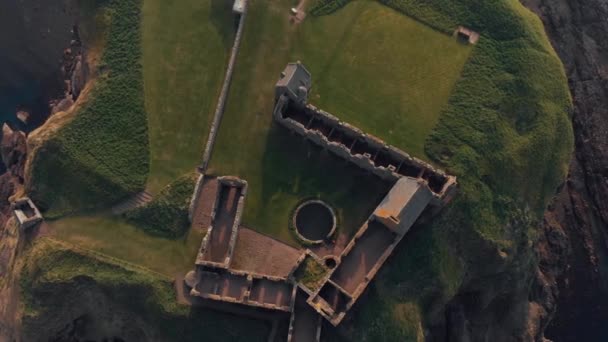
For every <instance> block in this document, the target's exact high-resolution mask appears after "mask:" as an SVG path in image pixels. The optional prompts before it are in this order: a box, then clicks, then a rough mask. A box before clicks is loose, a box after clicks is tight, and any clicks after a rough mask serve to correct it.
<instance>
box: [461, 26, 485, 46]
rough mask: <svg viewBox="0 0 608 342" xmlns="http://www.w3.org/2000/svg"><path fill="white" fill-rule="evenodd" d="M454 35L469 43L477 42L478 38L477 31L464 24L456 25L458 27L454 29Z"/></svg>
mask: <svg viewBox="0 0 608 342" xmlns="http://www.w3.org/2000/svg"><path fill="white" fill-rule="evenodd" d="M456 36H457V37H458V39H462V40H463V41H465V42H467V43H469V44H471V45H474V44H477V41H478V40H479V33H477V32H475V31H473V30H471V29H470V28H467V27H464V26H458V29H456Z"/></svg>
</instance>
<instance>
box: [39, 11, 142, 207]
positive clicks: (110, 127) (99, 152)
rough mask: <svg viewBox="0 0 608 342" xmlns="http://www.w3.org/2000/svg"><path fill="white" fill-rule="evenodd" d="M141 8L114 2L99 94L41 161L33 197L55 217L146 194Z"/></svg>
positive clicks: (50, 145)
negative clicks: (133, 193) (133, 194)
mask: <svg viewBox="0 0 608 342" xmlns="http://www.w3.org/2000/svg"><path fill="white" fill-rule="evenodd" d="M139 6H140V2H139V1H138V0H127V1H118V0H110V1H108V4H107V8H106V10H105V12H104V13H105V18H106V21H107V22H109V23H111V24H110V25H109V29H108V32H107V40H106V43H105V44H106V46H105V51H104V53H103V56H102V58H101V63H100V65H99V72H100V73H101V74H100V75H99V76H98V78H97V80H96V85H95V88H94V90H93V93H92V94H91V95H90V97H89V99H88V100H87V102H86V103H85V104H84V106H83V107H82V108H81V110H80V111H79V113H78V114H77V115H76V117H75V118H74V119H73V120H72V121H71V122H69V123H68V124H66V125H65V126H64V127H62V128H61V129H60V130H59V131H58V132H57V134H54V135H53V136H52V137H51V138H50V139H49V140H47V141H46V142H45V143H44V144H43V145H42V146H41V147H40V149H39V150H38V152H37V153H36V155H35V156H34V157H33V162H32V165H31V174H30V175H29V176H28V181H27V190H28V193H29V194H30V195H31V196H32V197H33V198H34V199H35V200H36V202H37V203H39V204H40V205H41V207H43V208H45V209H49V211H48V212H47V214H46V215H47V216H57V215H61V214H65V213H67V212H73V211H79V210H85V209H91V208H96V207H100V206H105V205H108V204H111V203H113V202H116V201H117V200H120V199H121V198H124V197H125V196H127V195H128V194H130V193H132V192H135V191H138V190H139V189H142V188H143V187H144V184H145V181H146V177H147V173H148V137H147V130H146V127H147V124H146V113H145V111H144V102H143V91H142V90H143V87H142V82H141V66H140V45H139V30H138V26H137V23H138V21H139V16H140V9H139Z"/></svg>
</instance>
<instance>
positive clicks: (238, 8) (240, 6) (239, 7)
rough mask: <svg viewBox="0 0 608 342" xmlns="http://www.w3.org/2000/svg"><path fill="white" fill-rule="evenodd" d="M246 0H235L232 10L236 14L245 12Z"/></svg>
mask: <svg viewBox="0 0 608 342" xmlns="http://www.w3.org/2000/svg"><path fill="white" fill-rule="evenodd" d="M245 1H247V0H234V4H233V5H232V12H234V13H236V14H243V13H245Z"/></svg>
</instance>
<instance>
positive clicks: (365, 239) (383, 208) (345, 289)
mask: <svg viewBox="0 0 608 342" xmlns="http://www.w3.org/2000/svg"><path fill="white" fill-rule="evenodd" d="M311 86H312V76H311V74H310V72H309V71H308V70H307V69H306V67H305V66H304V65H303V64H302V63H300V62H297V63H289V64H287V66H286V67H285V69H284V70H283V72H282V73H281V76H280V79H279V80H278V81H277V83H276V85H275V107H274V110H273V117H274V120H275V121H276V122H277V123H279V124H280V125H282V126H283V127H285V128H287V129H288V130H289V131H291V132H293V133H294V134H295V135H298V136H301V137H302V138H303V139H306V140H308V141H310V142H312V143H313V144H316V145H318V146H320V147H322V148H324V149H326V150H328V151H330V152H331V153H332V154H334V155H335V156H336V157H338V158H341V159H344V160H346V161H348V162H349V163H350V164H351V165H352V166H353V167H357V168H360V169H362V170H364V171H366V172H368V173H369V174H370V175H372V176H375V177H380V178H381V179H383V180H384V181H387V182H390V183H391V184H392V187H391V188H390V190H389V191H388V193H387V194H386V196H385V197H384V198H383V199H382V201H381V202H380V203H379V204H378V206H377V207H376V208H375V210H374V211H373V212H372V214H371V215H370V216H369V217H368V218H367V219H366V220H365V221H364V222H362V224H361V227H360V228H359V230H358V231H357V233H356V234H355V236H354V238H353V239H352V240H351V241H350V242H349V243H348V245H346V247H345V248H344V249H343V250H341V251H339V250H338V251H334V252H333V253H332V254H331V255H326V256H325V257H324V258H323V259H321V258H319V257H318V256H317V255H316V254H315V253H313V252H312V251H311V250H309V249H305V250H300V251H299V253H301V254H300V256H299V258H298V259H297V260H295V259H293V260H294V261H293V266H291V263H288V264H287V265H285V266H286V267H285V269H286V271H289V267H290V266H291V270H290V271H289V272H288V273H281V274H266V273H272V272H263V273H264V274H261V273H259V272H257V271H253V270H251V269H249V270H242V269H239V267H238V266H236V267H235V265H234V262H233V260H234V258H233V255H234V253H235V248H236V245H235V242H236V241H237V239H238V236H239V232H240V231H242V229H241V227H240V221H241V216H242V212H243V208H244V206H245V205H246V195H247V182H246V181H244V180H241V179H238V178H235V177H218V178H215V177H212V176H207V175H203V177H201V178H200V179H199V183H201V184H203V185H200V184H199V185H200V186H199V185H197V189H199V190H200V189H202V188H205V189H214V190H209V191H208V190H205V189H202V190H200V191H199V190H195V195H194V197H193V203H194V202H197V201H202V200H203V199H204V198H207V199H206V200H205V201H207V203H203V202H200V203H202V204H204V205H201V206H198V208H203V209H202V211H204V212H200V213H199V212H197V213H196V215H194V214H193V213H191V216H202V217H208V219H206V224H207V225H208V228H207V235H206V236H205V238H204V239H203V241H202V243H201V247H200V249H199V253H198V256H197V259H196V262H195V270H194V271H192V272H190V273H189V274H188V275H187V276H186V278H185V285H186V286H187V288H188V289H189V294H190V295H191V296H193V297H199V298H203V299H205V300H210V301H215V302H218V301H219V302H223V303H232V304H239V305H246V306H249V307H250V308H254V309H255V310H266V311H272V312H275V313H277V312H278V313H279V314H281V313H282V314H285V313H286V314H289V315H290V325H289V332H288V342H289V341H301V340H307V341H308V340H311V339H313V340H315V341H318V340H319V338H320V337H319V336H320V332H321V330H320V329H321V317H323V318H325V319H326V320H327V321H329V322H330V323H331V324H332V325H334V326H337V325H339V324H340V323H341V322H342V320H343V319H344V317H345V316H346V314H347V313H348V311H349V310H350V309H351V308H352V307H353V305H355V303H356V302H357V300H358V298H359V297H360V296H361V294H362V293H363V292H364V291H365V289H366V288H367V286H368V284H369V283H370V282H371V281H372V280H373V279H374V277H375V275H376V273H377V272H378V271H379V270H380V268H381V267H382V265H383V264H384V262H385V261H386V260H387V259H388V257H389V256H390V255H391V254H392V253H393V250H394V249H395V247H396V246H397V245H398V243H399V242H400V241H401V239H402V238H403V237H404V236H405V234H406V233H407V232H408V231H409V229H410V228H411V227H412V226H413V225H414V223H415V222H416V220H417V219H418V218H419V217H420V215H422V213H423V212H425V211H426V212H431V213H434V212H435V211H437V210H438V209H439V208H441V207H442V206H443V205H445V204H446V203H447V202H449V201H450V200H451V199H452V198H453V196H454V194H455V192H456V177H454V176H450V175H448V174H446V173H445V172H443V171H441V170H437V169H435V168H434V167H433V166H431V165H429V164H427V163H425V162H423V161H421V160H419V159H416V158H413V157H411V156H410V155H408V154H407V153H405V152H403V151H401V150H400V149H398V148H396V147H394V146H390V145H388V144H386V143H385V142H384V141H382V140H381V139H379V138H377V137H374V136H373V135H370V134H367V133H365V132H363V131H362V130H360V129H359V128H357V127H354V126H352V125H350V124H348V123H346V122H343V121H341V120H340V119H338V118H337V117H335V116H333V115H331V114H329V113H327V112H325V111H323V110H321V109H318V108H316V107H315V106H313V105H311V104H309V103H308V94H309V92H310V89H311ZM204 179H209V183H205V181H204ZM205 184H208V186H206V185H205ZM211 184H215V186H211ZM211 192H215V195H214V196H212V197H214V200H211V201H210V200H209V199H208V197H205V195H204V194H206V193H207V194H209V193H211ZM313 202H314V201H313ZM193 207H194V206H193ZM429 209H430V210H429ZM193 210H194V209H193ZM330 211H331V209H330ZM193 222H194V221H193ZM286 224H287V223H286ZM320 242H321V243H327V242H326V240H320ZM273 243H277V242H276V241H275V242H273ZM256 248H264V246H259V247H256ZM236 251H237V252H238V248H236ZM338 254H339V255H338ZM296 255H297V254H296ZM282 256H283V255H277V257H276V258H277V259H281V257H282ZM326 261H330V262H329V263H328V262H326ZM265 262H270V261H269V260H266V261H265ZM307 272H311V273H307ZM306 274H308V275H313V274H314V275H315V276H314V279H313V278H311V277H310V276H309V277H307V276H305V275H306Z"/></svg>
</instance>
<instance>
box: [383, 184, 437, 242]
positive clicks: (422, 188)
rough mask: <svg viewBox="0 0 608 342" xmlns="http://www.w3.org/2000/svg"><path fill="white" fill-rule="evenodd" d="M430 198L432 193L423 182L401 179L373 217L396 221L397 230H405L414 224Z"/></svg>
mask: <svg viewBox="0 0 608 342" xmlns="http://www.w3.org/2000/svg"><path fill="white" fill-rule="evenodd" d="M432 197H433V193H432V192H431V190H430V189H429V187H428V186H427V185H426V184H425V182H424V181H422V180H418V179H415V178H411V177H402V178H399V179H398V180H397V182H396V183H395V185H394V186H393V187H392V188H391V190H390V191H389V193H388V194H387V195H386V196H385V197H384V199H383V200H382V202H381V203H380V205H378V207H376V210H374V216H376V217H378V218H385V219H391V218H394V219H397V221H398V226H399V229H400V230H407V229H409V227H410V226H411V225H412V224H414V221H416V219H417V218H418V216H420V214H421V213H422V211H423V210H424V208H426V206H427V204H428V203H429V202H430V201H431V198H432Z"/></svg>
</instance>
